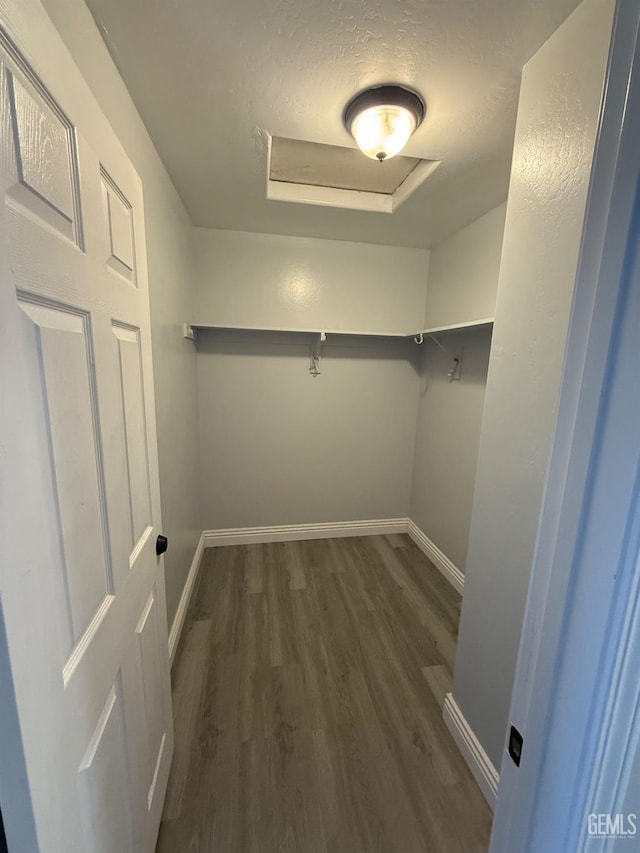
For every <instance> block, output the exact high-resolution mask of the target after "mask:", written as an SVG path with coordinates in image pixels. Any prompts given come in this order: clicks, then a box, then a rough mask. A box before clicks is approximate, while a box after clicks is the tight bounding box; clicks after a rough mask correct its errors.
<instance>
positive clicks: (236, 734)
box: [157, 535, 491, 853]
mask: <svg viewBox="0 0 640 853" xmlns="http://www.w3.org/2000/svg"><path fill="white" fill-rule="evenodd" d="M459 612H460V596H459V595H458V594H457V593H456V592H455V590H454V589H453V588H452V587H451V586H450V584H449V583H448V582H447V581H446V580H445V579H444V578H443V577H442V576H441V575H440V573H439V572H438V571H437V570H436V569H435V568H434V567H433V566H432V565H431V564H430V563H429V561H428V560H427V559H426V558H425V557H424V555H423V554H422V553H421V552H420V551H419V549H418V548H417V546H416V545H415V544H414V543H413V542H412V541H411V540H410V539H409V537H408V536H404V535H394V536H371V537H361V538H351V539H325V540H315V541H312V542H287V543H275V544H265V545H248V546H230V547H224V548H216V549H210V550H208V551H206V552H205V556H204V564H203V566H202V569H201V572H200V578H199V582H198V587H197V589H196V591H195V594H194V597H193V602H192V605H191V608H190V610H189V613H188V615H187V621H186V624H185V629H184V631H183V635H182V639H181V643H180V648H179V650H178V655H177V658H176V662H175V664H174V670H173V685H174V686H173V698H174V715H175V721H176V722H175V726H176V747H175V756H174V761H173V767H172V770H171V776H170V780H169V790H168V794H167V799H166V802H165V809H164V814H163V821H162V825H161V828H160V836H159V839H158V846H157V851H158V853H183V851H184V853H199V851H206V853H245V851H246V853H361V851H367V853H418V851H429V853H449V851H451V853H453V851H463V853H474V851H485V850H486V849H487V846H488V840H489V832H490V822H491V813H490V811H489V808H488V806H487V805H486V803H485V801H484V799H483V797H482V794H481V793H480V791H479V789H478V787H477V785H476V784H475V782H474V780H473V778H472V777H471V774H470V773H469V770H468V769H467V767H466V765H465V763H464V761H463V760H462V758H461V756H460V754H459V752H458V750H457V748H456V746H455V744H454V742H453V740H452V739H451V736H450V735H449V733H448V731H447V729H446V728H445V726H444V723H443V721H442V702H443V698H444V694H445V692H447V691H448V690H449V689H450V682H451V672H452V668H453V663H454V657H455V644H456V635H457V627H458V619H459Z"/></svg>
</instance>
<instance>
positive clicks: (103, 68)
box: [43, 0, 199, 625]
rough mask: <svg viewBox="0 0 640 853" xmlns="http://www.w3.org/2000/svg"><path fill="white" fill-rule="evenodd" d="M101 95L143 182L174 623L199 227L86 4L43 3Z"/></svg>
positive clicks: (186, 552)
mask: <svg viewBox="0 0 640 853" xmlns="http://www.w3.org/2000/svg"><path fill="white" fill-rule="evenodd" d="M43 5H44V7H45V9H46V10H47V12H48V14H49V16H50V17H51V19H52V20H53V23H54V24H55V26H56V27H57V29H58V31H59V32H60V34H61V36H62V38H63V39H64V41H65V42H66V44H67V47H68V49H69V50H70V52H71V54H72V55H73V58H74V60H75V62H76V64H77V65H78V67H79V68H80V71H81V72H82V74H83V76H84V77H85V79H86V81H87V83H88V84H89V86H90V87H91V89H92V91H93V94H94V95H95V97H96V99H97V100H98V102H99V104H100V105H101V107H102V110H103V111H104V113H105V115H106V116H107V118H108V120H109V122H110V123H111V126H112V127H113V129H114V130H115V132H116V134H117V135H118V137H119V139H120V142H121V143H122V145H123V147H124V148H125V150H126V152H127V154H128V156H129V158H130V159H131V161H132V163H133V165H134V166H135V168H136V170H137V171H138V173H139V175H140V177H141V178H142V183H143V189H144V201H145V224H146V237H147V252H148V262H149V293H150V301H151V330H152V342H153V364H154V383H155V392H156V416H157V426H158V452H159V461H160V490H161V498H162V519H163V532H164V533H165V534H166V535H167V536H168V537H169V551H168V552H167V554H166V555H165V558H164V559H165V576H166V587H167V611H168V619H169V625H171V622H172V620H173V616H174V613H175V610H176V607H177V604H178V600H179V597H180V594H181V592H182V589H183V586H184V581H185V578H186V573H187V572H188V569H189V565H190V562H191V557H192V555H193V552H194V549H195V545H196V542H197V538H198V535H199V534H198V531H197V516H198V509H197V487H196V483H197V468H198V466H197V425H196V408H197V398H196V393H197V384H196V356H195V351H194V348H193V344H191V343H190V342H188V341H185V340H184V339H183V338H182V334H181V329H180V324H181V323H182V322H183V321H184V320H186V319H187V318H188V317H189V315H190V314H191V310H192V309H191V292H190V289H191V287H190V286H191V244H190V231H191V223H190V220H189V217H188V215H187V213H186V211H185V209H184V206H183V204H182V202H181V200H180V198H179V196H178V194H177V192H176V190H175V188H174V186H173V184H172V183H171V181H170V179H169V176H168V175H167V173H166V171H165V169H164V166H163V165H162V162H161V161H160V158H159V157H158V154H157V152H156V150H155V148H154V147H153V143H152V142H151V139H150V138H149V136H148V134H147V131H146V129H145V127H144V124H143V123H142V119H141V118H140V116H139V115H138V112H137V111H136V108H135V106H134V104H133V101H132V100H131V97H130V96H129V94H128V92H127V90H126V88H125V86H124V83H123V82H122V79H121V77H120V75H119V74H118V72H117V70H116V68H115V66H114V64H113V62H112V60H111V57H110V56H109V53H108V51H107V49H106V47H105V45H104V42H103V41H102V38H101V36H100V34H99V32H98V29H97V28H96V26H95V23H94V21H93V18H92V16H91V14H90V12H89V10H88V9H87V7H86V6H85V5H84V3H83V2H82V0H43Z"/></svg>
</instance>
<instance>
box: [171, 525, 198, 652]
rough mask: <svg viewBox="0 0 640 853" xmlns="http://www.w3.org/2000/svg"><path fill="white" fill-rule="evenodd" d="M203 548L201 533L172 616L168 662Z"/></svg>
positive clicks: (182, 621) (174, 645)
mask: <svg viewBox="0 0 640 853" xmlns="http://www.w3.org/2000/svg"><path fill="white" fill-rule="evenodd" d="M204 548H205V544H204V533H201V534H200V539H199V540H198V545H197V546H196V550H195V554H194V555H193V560H192V561H191V567H190V568H189V574H188V575H187V579H186V581H185V583H184V589H183V590H182V595H181V596H180V601H179V602H178V609H177V610H176V615H175V616H174V618H173V624H172V625H171V632H170V633H169V662H170V663H171V664H173V659H174V657H175V656H176V651H177V650H178V641H179V640H180V634H181V633H182V627H183V625H184V620H185V616H186V615H187V610H188V609H189V602H190V601H191V596H192V595H193V589H194V587H195V585H196V580H197V577H198V572H199V571H200V564H201V562H202V552H203V551H204Z"/></svg>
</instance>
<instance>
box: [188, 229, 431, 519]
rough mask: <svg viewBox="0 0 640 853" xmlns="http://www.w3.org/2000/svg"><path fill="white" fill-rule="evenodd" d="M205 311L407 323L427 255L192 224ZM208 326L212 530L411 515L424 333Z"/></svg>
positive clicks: (203, 436)
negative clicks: (317, 365)
mask: <svg viewBox="0 0 640 853" xmlns="http://www.w3.org/2000/svg"><path fill="white" fill-rule="evenodd" d="M193 237H194V256H195V269H196V304H195V309H194V311H195V314H194V317H195V319H196V320H199V321H201V322H212V323H237V324H246V325H258V326H277V327H281V328H285V329H288V328H296V327H297V328H305V327H310V328H322V327H325V328H328V329H331V328H335V329H351V330H376V329H377V330H386V331H402V332H406V331H409V330H410V329H418V328H419V327H420V326H421V323H422V318H423V316H424V307H425V298H426V285H427V272H428V262H429V253H428V252H427V251H426V250H419V249H397V248H393V247H389V246H372V245H368V244H363V243H346V242H338V241H333V240H315V239H304V238H297V237H280V236H273V235H264V234H248V233H243V232H233V231H211V230H208V229H204V228H196V229H194V234H193ZM312 341H313V339H312V338H311V337H309V336H306V337H305V336H291V335H273V334H268V333H248V334H244V333H238V332H202V331H201V332H200V333H199V340H198V344H197V348H198V387H199V405H200V507H201V512H200V520H201V524H202V527H203V528H205V529H212V528H220V527H252V526H257V525H268V524H302V523H310V522H325V521H326V522H330V521H353V520H360V519H375V518H395V517H406V516H407V515H408V513H409V500H410V491H411V476H412V462H413V447H414V443H415V429H416V413H417V403H418V391H419V385H418V373H417V371H416V369H415V367H414V364H413V362H412V359H413V358H414V357H417V355H418V353H417V348H416V346H415V344H413V343H412V342H405V341H389V340H370V339H369V340H366V339H363V338H357V339H352V338H349V339H346V340H345V339H339V340H336V339H335V338H334V339H331V337H329V341H328V342H327V344H326V345H325V346H324V347H323V362H322V375H321V376H319V377H317V378H316V379H314V378H312V377H311V376H310V375H309V363H310V346H311V343H312Z"/></svg>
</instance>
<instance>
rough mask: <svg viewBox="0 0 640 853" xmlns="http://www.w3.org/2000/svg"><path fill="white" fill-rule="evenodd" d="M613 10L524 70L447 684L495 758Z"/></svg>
mask: <svg viewBox="0 0 640 853" xmlns="http://www.w3.org/2000/svg"><path fill="white" fill-rule="evenodd" d="M613 7H614V3H613V0H585V2H584V3H583V4H582V5H581V6H579V7H578V8H577V9H576V11H575V12H574V13H573V14H572V15H571V16H570V17H569V18H568V19H567V21H566V22H565V23H564V24H563V25H562V26H561V27H560V28H559V30H557V31H556V33H554V35H553V36H552V37H551V38H550V39H549V41H548V42H547V43H546V44H545V45H544V46H543V47H542V48H541V49H540V51H539V52H538V53H537V54H536V55H535V56H534V57H533V58H532V59H531V60H530V61H529V63H527V65H526V67H525V69H524V72H523V79H522V89H521V95H520V105H519V110H518V121H517V127H516V138H515V150H514V159H513V167H512V175H511V184H510V189H509V199H508V204H507V215H506V225H505V233H504V246H503V251H502V261H501V267H500V277H499V286H498V300H497V310H496V322H495V326H494V335H493V342H492V349H491V361H490V365H489V375H488V380H487V390H486V397H485V407H484V416H483V424H482V433H481V438H480V449H479V456H478V469H477V476H476V486H475V494H474V500H473V511H472V517H471V532H470V537H469V551H468V555H467V573H466V581H465V595H464V599H463V605H462V617H461V623H460V633H459V643H458V656H457V662H456V670H455V677H454V686H453V693H454V697H455V699H456V701H457V703H458V705H459V706H460V708H461V710H462V712H463V714H464V715H465V717H466V719H467V721H468V723H469V724H470V726H471V728H472V729H473V731H474V732H475V734H476V736H477V737H478V738H479V740H480V742H481V744H482V746H483V747H484V749H485V750H486V752H487V753H488V755H489V757H490V759H491V760H492V761H493V763H494V764H495V766H497V767H499V766H500V758H501V754H502V750H503V746H504V738H505V732H506V727H507V718H508V710H509V702H510V697H511V690H512V685H513V676H514V670H515V662H516V655H517V650H518V642H519V637H520V631H521V627H522V616H523V611H524V605H525V598H526V594H527V587H528V581H529V573H530V567H531V560H532V555H533V550H534V543H535V538H536V531H537V525H538V516H539V512H540V505H541V497H542V490H543V485H544V479H545V473H546V468H547V462H548V457H549V452H550V447H551V440H552V434H553V428H554V422H555V416H556V409H557V401H558V392H559V384H560V377H561V371H562V363H563V356H564V349H565V343H566V336H567V328H568V321H569V313H570V308H571V300H572V294H573V287H574V281H575V276H576V270H577V263H578V255H579V250H580V241H581V233H582V226H583V221H584V215H585V207H586V199H587V191H588V185H589V177H590V170H591V163H592V159H593V152H594V144H595V138H596V132H597V126H598V116H599V109H600V101H601V95H602V89H603V80H604V72H605V65H606V60H607V53H608V46H609V40H610V31H611V22H612V14H613Z"/></svg>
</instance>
